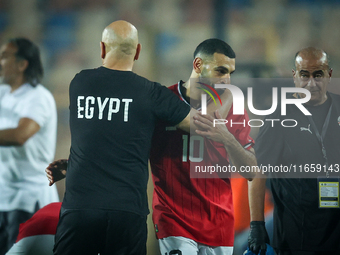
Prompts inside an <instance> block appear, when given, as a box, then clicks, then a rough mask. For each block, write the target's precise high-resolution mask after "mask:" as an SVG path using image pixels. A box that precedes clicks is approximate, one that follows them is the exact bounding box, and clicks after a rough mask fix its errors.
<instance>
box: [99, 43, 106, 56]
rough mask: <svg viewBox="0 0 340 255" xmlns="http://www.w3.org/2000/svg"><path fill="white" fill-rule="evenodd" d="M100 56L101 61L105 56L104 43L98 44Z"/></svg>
mask: <svg viewBox="0 0 340 255" xmlns="http://www.w3.org/2000/svg"><path fill="white" fill-rule="evenodd" d="M100 56H101V58H102V59H104V58H105V56H106V48H105V43H103V42H100Z"/></svg>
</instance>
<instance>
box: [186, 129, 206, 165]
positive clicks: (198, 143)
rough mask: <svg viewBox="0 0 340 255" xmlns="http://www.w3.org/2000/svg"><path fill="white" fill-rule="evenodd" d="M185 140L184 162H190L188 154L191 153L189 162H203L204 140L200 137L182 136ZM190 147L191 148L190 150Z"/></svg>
mask: <svg viewBox="0 0 340 255" xmlns="http://www.w3.org/2000/svg"><path fill="white" fill-rule="evenodd" d="M182 139H183V156H182V161H183V162H187V161H188V152H189V161H190V162H201V161H202V160H203V154H204V138H203V137H202V136H198V135H193V136H190V139H189V135H182ZM188 147H189V148H188Z"/></svg>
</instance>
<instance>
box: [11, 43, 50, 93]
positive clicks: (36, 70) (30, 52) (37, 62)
mask: <svg viewBox="0 0 340 255" xmlns="http://www.w3.org/2000/svg"><path fill="white" fill-rule="evenodd" d="M8 43H10V44H12V45H14V46H15V47H16V48H17V49H18V51H17V53H16V54H15V56H16V58H17V59H25V60H27V61H28V66H27V68H26V70H25V72H24V76H25V79H26V81H27V82H28V83H29V84H31V85H32V86H33V87H35V86H37V85H38V84H39V83H40V81H41V79H42V77H43V75H44V69H43V66H42V63H41V59H40V51H39V48H38V46H36V45H35V44H34V43H33V42H31V41H30V40H28V39H26V38H13V39H10V40H9V41H8Z"/></svg>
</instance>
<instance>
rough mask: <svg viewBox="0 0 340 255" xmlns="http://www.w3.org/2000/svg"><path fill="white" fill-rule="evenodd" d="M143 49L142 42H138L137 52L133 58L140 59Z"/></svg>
mask: <svg viewBox="0 0 340 255" xmlns="http://www.w3.org/2000/svg"><path fill="white" fill-rule="evenodd" d="M141 50H142V45H141V44H140V43H138V44H137V48H136V54H135V57H134V58H133V60H138V58H139V54H140V51H141Z"/></svg>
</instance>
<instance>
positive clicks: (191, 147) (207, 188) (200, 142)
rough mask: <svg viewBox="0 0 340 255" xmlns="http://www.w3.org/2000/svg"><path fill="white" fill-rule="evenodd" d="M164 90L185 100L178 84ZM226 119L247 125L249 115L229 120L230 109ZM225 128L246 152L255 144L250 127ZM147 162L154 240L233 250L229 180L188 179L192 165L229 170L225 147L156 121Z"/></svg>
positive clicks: (230, 115)
mask: <svg viewBox="0 0 340 255" xmlns="http://www.w3.org/2000/svg"><path fill="white" fill-rule="evenodd" d="M169 89H170V90H172V91H173V92H174V93H175V94H177V95H178V96H179V97H180V98H181V99H182V100H183V101H185V99H184V98H183V97H182V95H181V92H180V83H178V84H176V85H173V86H171V87H169ZM226 119H227V120H231V119H232V120H233V122H242V121H244V119H245V120H246V123H247V122H248V115H247V113H245V115H237V116H236V115H235V116H234V115H232V109H231V110H230V111H229V114H228V116H227V118H226ZM228 129H229V131H230V132H231V133H232V134H233V135H234V136H235V138H236V139H237V140H238V141H239V142H240V144H241V145H243V146H244V147H245V148H246V147H247V148H251V146H252V145H253V142H254V141H253V139H252V138H250V137H249V132H250V127H249V126H246V127H244V126H243V125H234V126H233V127H231V128H230V127H229V128H228ZM150 163H151V170H152V178H153V183H154V193H153V203H152V207H153V215H152V217H153V222H154V226H155V230H156V236H157V238H159V239H160V238H165V237H169V236H183V237H186V238H190V239H192V240H194V241H196V242H199V243H203V244H205V245H208V246H233V243H234V209H233V202H232V192H231V185H230V179H229V178H224V179H221V178H190V164H191V163H195V164H197V163H198V164H200V165H207V166H209V165H216V164H219V165H224V166H228V165H229V162H228V155H227V153H226V150H225V148H224V145H223V144H221V143H217V142H214V141H212V140H209V139H206V138H203V137H201V136H198V135H192V136H190V134H189V133H187V132H185V131H182V130H179V129H176V128H175V127H169V126H168V125H166V123H159V125H157V126H156V129H155V132H154V137H153V141H152V146H151V153H150ZM207 174H208V175H209V173H207ZM200 177H202V176H200ZM209 177H211V176H209Z"/></svg>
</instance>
